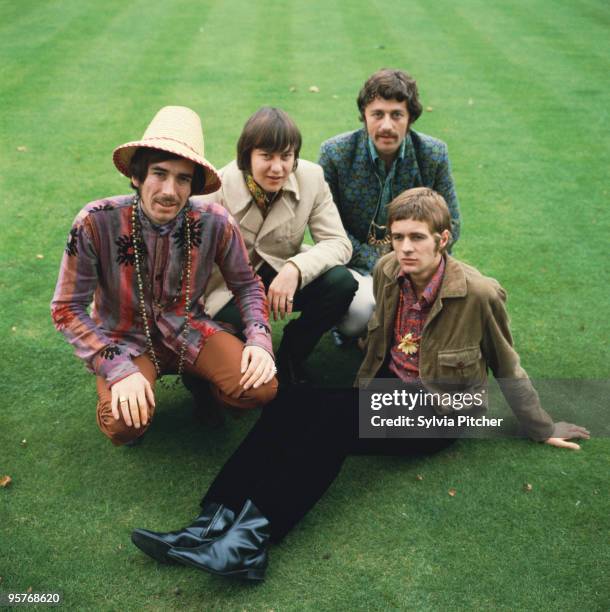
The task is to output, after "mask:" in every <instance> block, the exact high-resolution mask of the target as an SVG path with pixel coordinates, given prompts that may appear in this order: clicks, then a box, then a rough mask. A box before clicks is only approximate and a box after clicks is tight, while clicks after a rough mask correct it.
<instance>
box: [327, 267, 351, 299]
mask: <svg viewBox="0 0 610 612" xmlns="http://www.w3.org/2000/svg"><path fill="white" fill-rule="evenodd" d="M319 285H320V289H321V290H322V291H323V292H324V294H326V295H333V296H335V297H336V299H338V300H349V301H351V300H352V298H353V297H354V295H355V294H356V291H357V290H358V281H357V280H356V279H355V278H354V277H353V276H352V275H351V273H350V271H349V270H348V269H347V268H346V267H345V266H335V267H334V268H331V269H330V270H327V271H326V272H324V274H321V275H320V277H319Z"/></svg>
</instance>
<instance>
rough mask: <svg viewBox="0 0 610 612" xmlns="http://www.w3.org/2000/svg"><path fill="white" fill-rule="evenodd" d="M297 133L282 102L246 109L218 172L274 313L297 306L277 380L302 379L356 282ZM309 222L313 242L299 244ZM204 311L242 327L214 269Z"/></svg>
mask: <svg viewBox="0 0 610 612" xmlns="http://www.w3.org/2000/svg"><path fill="white" fill-rule="evenodd" d="M300 149H301V133H300V132H299V129H298V127H297V126H296V124H295V123H294V121H293V120H292V119H291V118H290V117H289V116H288V115H287V114H286V113H285V112H284V111H283V110H281V109H279V108H272V107H263V108H261V109H259V110H258V111H257V112H256V113H254V115H252V116H251V117H250V118H249V119H248V121H247V122H246V124H245V125H244V128H243V130H242V133H241V136H240V137H239V141H238V143H237V158H236V160H235V161H232V162H231V163H230V164H228V165H227V166H225V167H224V168H223V169H222V170H221V171H220V174H221V176H222V188H221V189H220V191H219V192H217V193H214V194H211V195H210V196H207V199H211V200H214V201H218V202H220V203H222V204H223V205H224V206H225V207H226V208H227V209H228V211H229V212H230V213H231V215H232V216H233V217H234V218H235V219H236V221H237V222H238V223H239V226H240V229H241V232H242V235H243V237H244V241H245V243H246V247H247V249H248V254H249V256H250V261H251V262H252V265H253V266H254V269H255V270H256V271H257V272H258V274H260V276H261V278H262V280H263V283H264V285H265V288H266V289H267V298H268V301H269V307H270V309H271V311H272V312H273V315H274V318H275V319H277V318H278V317H280V318H282V319H283V318H284V317H285V316H286V315H289V314H290V313H292V312H293V310H294V311H300V312H301V316H300V317H299V318H298V319H294V320H292V321H290V322H289V323H288V324H287V325H286V326H285V327H284V332H283V336H282V341H281V344H280V347H279V349H278V353H277V364H278V370H279V376H280V381H281V382H283V383H288V384H300V383H302V382H304V381H305V380H306V376H305V373H304V370H303V368H302V365H303V362H304V361H305V359H306V358H307V357H308V356H309V354H310V353H311V352H312V350H313V349H314V347H315V345H316V344H317V343H318V340H319V339H320V338H321V336H322V334H324V332H326V331H328V330H329V329H330V328H331V327H332V326H333V325H335V324H336V323H337V322H338V321H340V320H341V318H342V317H343V316H344V315H345V313H346V312H347V309H348V307H349V304H350V302H351V300H352V298H353V296H354V293H355V292H356V288H357V284H356V281H355V280H354V279H353V277H352V275H351V274H350V273H349V271H348V270H347V268H346V267H345V265H344V264H346V263H347V262H348V261H349V258H350V256H351V253H352V248H351V244H350V241H349V239H348V238H347V235H346V234H345V230H344V229H343V226H342V224H341V219H340V217H339V213H338V212H337V207H336V206H335V203H334V202H333V198H332V195H331V193H330V190H329V188H328V185H327V184H326V182H325V181H324V174H323V172H322V169H321V168H320V167H319V166H318V165H317V164H313V163H311V162H308V161H305V160H299V152H300ZM308 228H309V231H310V233H311V237H312V238H313V242H314V245H313V246H311V247H309V248H303V239H304V237H305V232H306V230H307V229H308ZM206 303H207V308H208V312H209V313H210V314H211V315H212V316H215V317H216V318H218V319H219V320H221V321H226V322H228V323H232V324H233V325H235V326H236V327H237V328H241V327H242V321H241V317H240V313H239V311H238V310H237V301H236V300H235V299H233V296H232V295H231V293H230V291H229V290H228V288H227V286H226V283H225V281H224V280H223V278H222V276H221V274H220V272H219V271H218V270H215V271H214V273H213V275H212V278H211V280H210V283H209V285H208V288H207V290H206Z"/></svg>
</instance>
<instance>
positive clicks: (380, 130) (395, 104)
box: [319, 69, 460, 337]
mask: <svg viewBox="0 0 610 612" xmlns="http://www.w3.org/2000/svg"><path fill="white" fill-rule="evenodd" d="M357 102H358V110H359V112H360V120H361V121H362V122H363V123H364V127H362V128H361V129H359V130H356V131H353V132H347V133H345V134H339V135H338V136H335V137H334V138H331V139H329V140H327V141H326V142H324V143H323V144H322V147H321V149H320V159H319V163H320V165H321V166H322V168H324V176H325V177H326V181H327V182H328V184H329V185H330V189H331V191H332V193H333V198H334V200H335V203H336V205H337V207H338V209H339V214H340V215H341V220H342V221H343V225H344V226H345V229H346V230H347V235H348V236H349V239H350V241H351V243H352V247H353V254H352V258H351V260H350V262H349V264H348V267H349V269H350V270H351V271H352V274H353V275H354V277H355V278H356V279H357V280H358V283H359V289H358V292H357V293H356V296H355V297H354V300H353V301H352V303H351V306H350V309H349V311H348V313H347V316H346V317H345V319H343V321H342V322H341V324H340V325H339V331H340V332H341V333H342V334H344V335H345V336H351V337H354V336H360V335H362V334H363V333H364V332H365V331H366V324H367V321H368V320H369V318H370V316H371V314H372V312H373V309H374V307H375V301H374V299H373V288H372V277H371V274H372V271H373V268H374V267H375V264H376V263H377V260H378V259H379V257H380V256H381V255H383V254H385V253H387V252H388V251H389V249H390V239H389V235H388V231H387V205H388V204H389V203H390V201H391V200H393V199H394V198H395V197H396V196H397V195H398V194H400V193H402V192H403V191H405V190H406V189H410V188H412V187H430V188H432V189H434V190H435V191H437V192H438V193H440V194H441V195H442V196H443V197H444V198H445V201H446V202H447V205H448V207H449V212H450V214H451V235H452V243H453V244H455V242H456V241H457V240H458V238H459V235H460V210H459V206H458V200H457V196H456V193H455V187H454V184H453V178H452V176H451V166H450V164H449V156H448V154H447V145H446V144H445V143H444V142H441V141H440V140H437V139H436V138H432V137H431V136H427V135H426V134H422V133H421V132H416V131H414V130H413V129H411V127H412V125H413V124H414V123H415V121H416V120H417V119H418V118H419V116H420V115H421V113H422V105H421V103H420V101H419V95H418V91H417V83H416V82H415V80H414V79H413V78H412V77H411V76H409V75H408V74H407V73H406V72H403V71H401V70H390V69H382V70H378V71H377V72H375V73H374V74H373V75H371V76H370V77H369V78H368V79H367V81H366V83H365V84H364V86H363V87H362V89H361V90H360V93H359V94H358V100H357Z"/></svg>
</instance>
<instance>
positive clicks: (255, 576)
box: [246, 569, 265, 580]
mask: <svg viewBox="0 0 610 612" xmlns="http://www.w3.org/2000/svg"><path fill="white" fill-rule="evenodd" d="M246 578H247V579H248V580H264V579H265V570H264V569H251V570H248V571H247V573H246Z"/></svg>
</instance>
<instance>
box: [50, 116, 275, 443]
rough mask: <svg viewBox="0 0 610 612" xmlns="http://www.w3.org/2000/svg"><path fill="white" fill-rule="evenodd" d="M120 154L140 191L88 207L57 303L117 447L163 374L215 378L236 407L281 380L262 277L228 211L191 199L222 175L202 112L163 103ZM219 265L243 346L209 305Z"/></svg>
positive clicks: (138, 429)
mask: <svg viewBox="0 0 610 612" xmlns="http://www.w3.org/2000/svg"><path fill="white" fill-rule="evenodd" d="M113 160H114V164H115V165H116V167H117V168H118V170H119V171H120V172H121V173H122V174H124V175H125V176H127V177H128V178H130V179H131V186H132V187H133V188H134V189H135V191H136V193H135V196H134V195H124V196H115V197H111V198H107V199H103V200H98V201H96V202H92V203H90V204H88V205H87V206H85V208H83V209H82V210H81V211H80V213H79V214H78V215H77V217H76V219H75V221H74V224H73V226H72V229H71V230H70V234H69V236H68V243H67V245H66V248H65V253H64V255H63V259H62V262H61V267H60V271H59V279H58V281H57V286H56V289H55V295H54V296H53V301H52V303H51V312H52V317H53V322H54V324H55V327H56V328H57V329H58V330H59V331H61V332H62V333H63V334H64V335H65V337H66V339H67V340H68V342H70V343H71V344H72V345H73V346H74V348H75V351H76V354H77V356H79V357H80V358H82V359H83V360H84V361H85V363H86V364H87V366H88V368H89V369H90V370H91V371H92V372H93V373H95V374H96V375H97V392H98V404H97V422H98V425H99V427H100V429H101V430H102V432H103V433H104V434H105V435H106V436H108V437H109V438H110V440H111V441H112V442H113V444H115V445H121V444H125V443H131V442H133V441H134V440H136V439H137V438H139V437H140V436H142V434H143V433H144V432H145V431H146V430H147V428H148V427H149V426H150V423H151V420H152V418H153V415H154V409H155V397H154V386H155V381H156V379H157V378H158V377H160V376H161V375H162V374H164V373H177V374H178V375H183V374H184V375H189V376H191V377H193V378H195V379H204V380H205V381H209V382H210V383H211V385H210V386H211V391H212V393H213V395H214V397H215V398H216V400H217V401H219V402H221V403H224V404H227V405H230V406H233V407H236V408H252V407H256V406H260V405H262V404H265V403H267V402H268V401H270V400H271V399H272V398H273V397H274V396H275V394H276V390H277V381H276V380H275V378H274V374H275V365H274V359H273V353H272V345H271V333H270V328H269V318H268V313H267V301H266V298H265V291H264V288H263V285H262V283H261V282H260V279H259V278H258V277H257V276H256V275H255V274H254V272H253V270H252V267H251V266H250V264H249V262H248V254H247V252H246V248H245V246H244V243H243V240H242V238H241V234H240V232H239V227H238V226H237V225H236V223H235V222H234V221H233V219H232V218H231V217H230V215H229V214H228V213H227V211H226V210H225V209H224V208H223V207H221V206H219V205H216V204H213V203H207V204H204V203H201V202H194V201H192V200H190V196H191V195H195V194H205V193H210V192H213V191H216V190H217V189H218V188H219V187H220V184H221V183H220V177H219V175H218V173H217V172H216V170H215V169H214V167H213V166H212V164H210V163H209V162H208V161H207V160H206V159H205V158H204V147H203V133H202V129H201V122H200V119H199V116H198V115H197V114H196V113H195V112H193V111H192V110H190V109H188V108H185V107H180V106H168V107H165V108H162V109H161V110H160V111H159V112H158V113H157V115H156V116H155V117H154V119H153V121H152V122H151V123H150V125H149V126H148V128H147V130H146V132H145V133H144V136H143V137H142V139H141V140H139V141H134V142H129V143H127V144H125V145H122V146H119V147H118V148H117V149H115V151H114V155H113ZM213 264H217V265H218V268H219V269H220V270H221V273H222V274H223V276H224V278H225V281H226V283H227V286H228V287H229V288H230V289H231V291H233V293H234V295H235V296H236V301H237V303H238V304H239V308H240V314H241V317H242V319H243V321H244V335H245V338H246V342H245V345H244V344H243V343H242V342H241V341H240V340H238V339H237V338H236V337H234V336H233V335H231V334H230V333H228V332H226V331H224V329H223V327H222V326H221V325H219V324H218V323H216V322H215V321H213V320H212V319H211V318H210V317H209V316H208V315H207V314H206V312H205V310H204V307H205V304H204V303H203V300H201V298H202V297H203V295H204V293H205V289H206V286H207V284H208V280H209V278H210V274H211V271H212V265H213ZM91 304H92V307H91V312H90V314H89V311H88V308H89V306H90V305H91Z"/></svg>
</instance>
